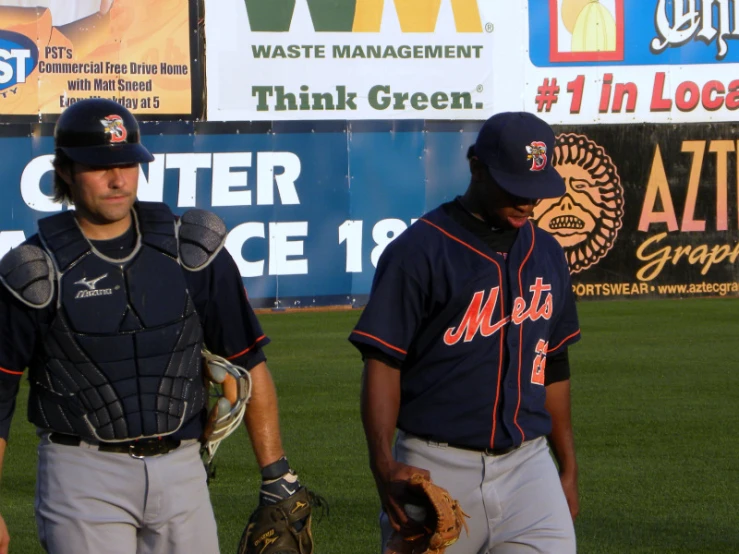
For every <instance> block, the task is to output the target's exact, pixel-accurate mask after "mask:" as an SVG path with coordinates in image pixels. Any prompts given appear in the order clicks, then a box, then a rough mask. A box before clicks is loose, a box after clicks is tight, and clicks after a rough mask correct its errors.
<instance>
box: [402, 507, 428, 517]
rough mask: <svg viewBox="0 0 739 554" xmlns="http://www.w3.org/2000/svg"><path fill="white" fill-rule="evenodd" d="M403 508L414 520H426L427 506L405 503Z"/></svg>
mask: <svg viewBox="0 0 739 554" xmlns="http://www.w3.org/2000/svg"><path fill="white" fill-rule="evenodd" d="M403 510H405V513H406V514H407V515H408V517H409V518H411V519H412V520H413V521H426V508H425V507H423V506H419V505H418V504H405V505H404V506H403Z"/></svg>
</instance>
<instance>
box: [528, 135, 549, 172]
mask: <svg viewBox="0 0 739 554" xmlns="http://www.w3.org/2000/svg"><path fill="white" fill-rule="evenodd" d="M526 152H528V156H526V159H527V160H531V167H530V168H529V171H541V170H542V169H544V168H545V167H546V166H547V145H546V144H545V143H543V142H541V141H540V140H535V141H533V142H532V143H531V145H530V146H527V147H526Z"/></svg>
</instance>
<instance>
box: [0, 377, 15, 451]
mask: <svg viewBox="0 0 739 554" xmlns="http://www.w3.org/2000/svg"><path fill="white" fill-rule="evenodd" d="M18 388H19V383H18V382H17V381H15V382H13V381H5V380H3V381H0V439H5V442H7V441H8V437H9V436H10V423H11V421H12V420H13V412H15V398H16V396H18Z"/></svg>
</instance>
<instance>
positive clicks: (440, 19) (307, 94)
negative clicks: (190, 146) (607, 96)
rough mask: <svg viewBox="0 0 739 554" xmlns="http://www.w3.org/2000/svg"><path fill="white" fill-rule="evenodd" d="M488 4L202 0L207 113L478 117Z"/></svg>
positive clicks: (489, 64)
mask: <svg viewBox="0 0 739 554" xmlns="http://www.w3.org/2000/svg"><path fill="white" fill-rule="evenodd" d="M494 4H495V2H492V1H490V0H386V1H385V0H206V2H205V13H206V17H205V34H206V40H207V45H208V57H207V64H206V74H207V79H208V118H209V119H210V120H306V119H307V120H311V119H339V120H347V119H485V118H486V117H488V115H489V114H490V113H491V110H492V100H493V96H492V87H493V67H494V64H493V48H492V40H493V37H494V36H495V32H494V31H495V28H494V25H493V23H491V18H492V15H493V14H494V13H495V12H496V11H499V9H497V10H496V6H495V5H494ZM499 7H500V6H498V8H499ZM512 11H514V12H518V13H519V14H521V13H523V12H520V11H519V10H515V9H513V10H512Z"/></svg>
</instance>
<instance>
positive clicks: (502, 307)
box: [420, 218, 505, 448]
mask: <svg viewBox="0 0 739 554" xmlns="http://www.w3.org/2000/svg"><path fill="white" fill-rule="evenodd" d="M420 221H423V222H424V223H427V224H429V225H431V227H433V228H434V229H437V230H439V231H441V232H442V233H443V234H444V235H446V236H447V237H449V238H450V239H452V240H453V241H456V242H458V243H459V244H461V245H462V246H466V247H467V248H469V249H470V250H472V251H473V252H474V253H476V254H479V255H480V256H482V257H483V258H485V259H486V260H489V261H491V262H493V263H494V264H495V267H497V268H498V283H500V299H501V301H500V319H501V321H503V320H504V319H505V301H504V300H503V299H504V298H505V294H504V291H503V271H502V270H501V267H500V264H499V263H498V262H497V261H495V259H494V258H491V257H490V256H488V255H487V254H485V253H483V252H480V251H479V250H478V249H477V248H475V247H474V246H472V245H470V244H467V243H466V242H464V241H463V240H462V239H459V238H457V237H455V236H454V235H452V234H451V233H449V232H448V231H445V230H444V229H442V228H441V227H439V226H438V225H435V224H434V223H431V222H430V221H429V220H428V219H424V218H421V219H420ZM504 348H505V333H504V332H503V330H502V329H501V332H500V353H499V354H498V381H497V383H496V384H495V403H494V404H493V431H492V433H491V434H490V448H494V446H493V445H494V444H495V427H496V425H497V423H498V421H497V419H496V414H497V413H498V401H499V400H500V375H501V373H502V372H503V358H504V356H503V351H504V350H503V349H504Z"/></svg>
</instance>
